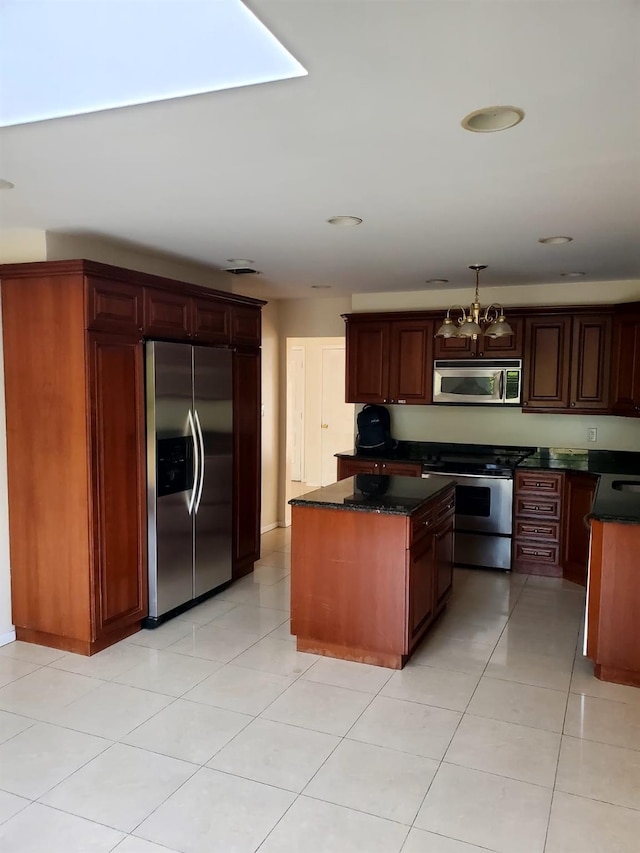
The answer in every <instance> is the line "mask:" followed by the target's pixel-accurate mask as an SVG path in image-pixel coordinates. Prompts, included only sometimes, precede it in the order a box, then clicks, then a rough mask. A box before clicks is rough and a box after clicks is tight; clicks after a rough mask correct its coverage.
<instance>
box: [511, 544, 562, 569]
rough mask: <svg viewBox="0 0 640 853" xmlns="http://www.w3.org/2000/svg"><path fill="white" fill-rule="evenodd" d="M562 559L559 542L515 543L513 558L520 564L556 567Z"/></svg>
mask: <svg viewBox="0 0 640 853" xmlns="http://www.w3.org/2000/svg"><path fill="white" fill-rule="evenodd" d="M559 557H560V546H559V545H558V543H557V542H548V543H547V542H531V541H528V540H525V539H523V540H519V539H516V540H515V541H514V543H513V558H514V560H517V561H518V562H532V563H544V564H545V565H549V566H555V565H557V564H558V560H559Z"/></svg>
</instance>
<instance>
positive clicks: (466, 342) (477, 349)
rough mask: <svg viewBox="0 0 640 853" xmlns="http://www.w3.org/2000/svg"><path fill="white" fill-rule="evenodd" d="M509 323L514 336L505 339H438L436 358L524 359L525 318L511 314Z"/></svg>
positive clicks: (485, 337)
mask: <svg viewBox="0 0 640 853" xmlns="http://www.w3.org/2000/svg"><path fill="white" fill-rule="evenodd" d="M507 321H508V323H509V325H510V326H511V328H512V329H513V335H506V336H505V337H503V338H489V337H487V336H486V335H480V336H479V337H478V338H477V339H476V340H473V338H436V339H435V341H434V350H433V355H434V358H438V359H440V358H445V359H447V358H448V359H451V358H522V354H523V343H524V335H523V330H524V318H523V317H522V316H520V315H518V314H514V315H512V314H511V313H510V312H509V316H508V317H507Z"/></svg>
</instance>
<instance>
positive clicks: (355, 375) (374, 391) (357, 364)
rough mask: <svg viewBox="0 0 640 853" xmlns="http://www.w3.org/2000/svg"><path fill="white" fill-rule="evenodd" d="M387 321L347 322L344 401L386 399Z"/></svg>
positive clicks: (388, 331)
mask: <svg viewBox="0 0 640 853" xmlns="http://www.w3.org/2000/svg"><path fill="white" fill-rule="evenodd" d="M389 333H390V324H389V323H388V322H379V323H378V322H366V323H358V322H351V323H349V324H348V325H347V387H346V398H347V399H346V402H347V403H386V402H387V398H388V396H389V393H388V388H389Z"/></svg>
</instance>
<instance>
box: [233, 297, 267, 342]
mask: <svg viewBox="0 0 640 853" xmlns="http://www.w3.org/2000/svg"><path fill="white" fill-rule="evenodd" d="M261 322H262V315H261V314H260V309H259V308H249V307H247V306H245V305H234V306H233V308H232V311H231V341H232V343H234V344H236V345H237V346H248V347H259V346H260V337H261Z"/></svg>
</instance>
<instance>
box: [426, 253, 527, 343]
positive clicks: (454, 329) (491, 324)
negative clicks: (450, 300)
mask: <svg viewBox="0 0 640 853" xmlns="http://www.w3.org/2000/svg"><path fill="white" fill-rule="evenodd" d="M486 268H487V265H486V264H471V266H470V267H469V269H470V270H473V271H474V272H475V274H476V293H475V299H474V301H473V302H472V303H471V305H470V306H469V308H468V309H466V308H463V307H462V306H461V305H452V306H451V308H449V309H448V310H447V315H446V317H445V319H444V322H443V323H442V325H441V326H440V328H439V329H438V331H437V332H436V335H435V336H436V338H460V337H461V338H473V340H476V339H477V337H478V335H486V336H487V337H489V338H503V337H506V336H507V335H512V334H513V329H512V328H511V326H510V325H509V323H507V319H506V317H505V316H504V311H503V309H502V305H500V304H498V303H495V304H493V303H492V304H491V305H488V306H487V307H486V308H484V309H483V308H482V306H481V304H480V293H479V288H480V271H481V270H486ZM452 311H453V312H460V316H459V317H457V318H456V319H452V317H451V312H452ZM483 327H484V328H483Z"/></svg>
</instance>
